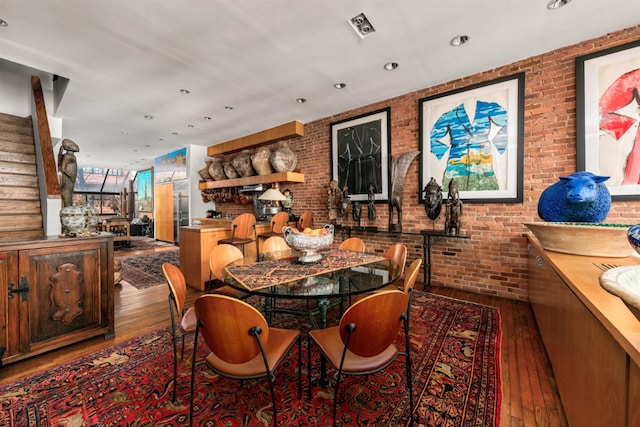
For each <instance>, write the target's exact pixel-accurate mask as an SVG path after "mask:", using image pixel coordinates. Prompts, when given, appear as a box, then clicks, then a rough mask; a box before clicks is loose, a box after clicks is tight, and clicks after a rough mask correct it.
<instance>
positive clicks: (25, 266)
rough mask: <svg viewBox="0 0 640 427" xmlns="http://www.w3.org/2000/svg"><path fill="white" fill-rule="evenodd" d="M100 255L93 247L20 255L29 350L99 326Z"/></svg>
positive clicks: (38, 251) (30, 251)
mask: <svg viewBox="0 0 640 427" xmlns="http://www.w3.org/2000/svg"><path fill="white" fill-rule="evenodd" d="M100 255H101V254H100V247H99V246H95V245H90V244H89V245H85V246H84V247H83V246H82V245H79V246H72V247H64V248H56V250H55V251H53V250H51V248H42V249H33V250H25V251H21V252H20V280H21V282H22V283H23V285H24V284H26V286H28V287H29V292H28V311H29V312H28V318H29V325H28V328H29V330H28V334H29V346H30V347H31V348H30V350H33V349H34V348H33V347H34V346H35V347H37V346H38V345H40V343H46V342H47V341H50V340H54V339H56V338H57V337H61V336H65V335H68V334H71V333H74V332H76V331H80V330H83V329H87V328H93V327H97V326H99V325H100V321H101V307H100V291H101V288H102V286H101V277H100ZM23 315H24V313H23Z"/></svg>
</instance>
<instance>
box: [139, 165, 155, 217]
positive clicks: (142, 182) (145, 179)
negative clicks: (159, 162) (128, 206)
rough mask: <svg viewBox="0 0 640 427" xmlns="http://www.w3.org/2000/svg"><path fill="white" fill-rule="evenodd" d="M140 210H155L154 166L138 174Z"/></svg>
mask: <svg viewBox="0 0 640 427" xmlns="http://www.w3.org/2000/svg"><path fill="white" fill-rule="evenodd" d="M136 183H137V190H138V211H140V212H153V168H150V169H145V170H141V171H139V172H138V174H137V175H136Z"/></svg>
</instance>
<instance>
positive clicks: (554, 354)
mask: <svg viewBox="0 0 640 427" xmlns="http://www.w3.org/2000/svg"><path fill="white" fill-rule="evenodd" d="M634 262H637V261H636V260H634V259H633V257H629V259H626V258H625V259H614V258H604V259H599V258H594V257H584V256H571V255H567V254H558V253H552V252H548V251H544V250H542V249H541V248H540V247H539V246H537V245H536V244H532V245H530V250H529V298H530V302H531V307H532V309H533V312H534V315H535V318H536V322H537V324H538V328H539V330H540V335H541V336H542V340H543V342H544V345H545V348H546V350H547V354H548V356H549V360H550V361H551V366H552V368H553V373H554V376H555V379H556V382H557V385H558V391H559V393H560V398H561V400H562V404H563V407H564V410H565V413H566V417H567V420H568V422H569V425H572V426H587V425H593V426H612V427H613V426H637V425H640V424H638V420H639V417H640V410H639V409H637V399H638V397H640V390H639V389H638V387H640V382H639V381H640V377H639V375H640V370H639V368H638V364H637V360H638V355H639V354H640V352H639V350H640V343H638V342H636V343H635V345H634V339H633V337H634V336H638V332H640V322H639V321H638V320H637V319H636V318H635V316H633V315H632V314H631V312H630V311H629V310H628V309H627V308H626V307H625V306H624V304H623V303H622V302H621V301H619V298H617V297H615V296H613V295H611V294H608V293H607V292H606V291H605V290H604V289H602V288H601V287H600V284H599V282H598V277H599V275H600V274H601V273H602V269H601V268H600V267H598V263H600V264H601V265H611V264H614V263H615V264H618V265H619V263H634ZM636 341H637V340H636ZM634 396H635V398H634ZM632 420H635V421H633V422H632Z"/></svg>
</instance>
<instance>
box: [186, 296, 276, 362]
mask: <svg viewBox="0 0 640 427" xmlns="http://www.w3.org/2000/svg"><path fill="white" fill-rule="evenodd" d="M194 307H195V310H196V316H197V318H198V321H199V322H201V323H200V327H199V328H200V329H199V331H200V334H201V335H202V338H203V339H204V340H205V342H206V343H207V346H208V347H209V349H210V350H211V352H212V353H213V354H215V355H216V356H217V357H219V358H220V359H222V360H224V361H226V362H228V363H232V364H237V363H244V362H247V361H249V360H251V359H253V358H254V357H256V356H258V355H259V354H260V347H259V345H258V341H257V340H256V338H255V337H254V336H252V335H250V334H249V331H250V330H251V328H252V327H256V326H257V327H259V328H261V330H262V333H261V334H260V339H261V340H262V342H263V343H266V342H267V341H268V340H269V325H268V324H267V321H266V320H265V318H264V316H263V315H262V313H260V312H259V311H258V310H257V309H256V308H254V307H253V306H251V305H249V304H247V303H246V302H244V301H240V300H238V299H235V298H231V297H228V296H226V295H214V294H209V295H203V296H201V297H200V298H198V299H197V300H196V303H195V306H194Z"/></svg>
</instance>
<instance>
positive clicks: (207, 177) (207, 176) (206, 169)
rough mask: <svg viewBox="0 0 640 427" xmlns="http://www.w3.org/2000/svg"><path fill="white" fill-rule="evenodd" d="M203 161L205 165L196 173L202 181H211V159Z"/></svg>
mask: <svg viewBox="0 0 640 427" xmlns="http://www.w3.org/2000/svg"><path fill="white" fill-rule="evenodd" d="M205 163H206V164H205V167H203V168H202V169H200V170H199V171H198V175H200V179H202V180H203V181H213V178H212V177H211V175H210V174H209V166H211V160H207V161H206V162H205Z"/></svg>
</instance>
